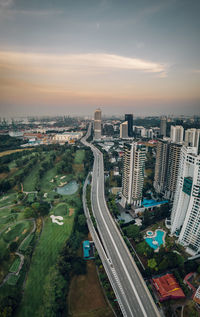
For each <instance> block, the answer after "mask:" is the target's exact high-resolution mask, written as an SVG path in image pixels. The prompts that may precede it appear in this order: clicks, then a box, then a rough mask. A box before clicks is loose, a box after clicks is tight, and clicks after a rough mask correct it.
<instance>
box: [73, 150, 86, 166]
mask: <svg viewBox="0 0 200 317" xmlns="http://www.w3.org/2000/svg"><path fill="white" fill-rule="evenodd" d="M84 158H85V150H77V151H76V154H75V158H74V164H82V163H83V160H84Z"/></svg>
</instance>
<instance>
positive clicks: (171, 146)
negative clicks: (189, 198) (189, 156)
mask: <svg viewBox="0 0 200 317" xmlns="http://www.w3.org/2000/svg"><path fill="white" fill-rule="evenodd" d="M181 148H182V144H181V143H173V142H171V140H170V139H169V138H164V139H159V140H158V143H157V152H156V165H155V175H154V188H155V191H156V192H157V193H159V194H163V195H164V197H165V198H167V199H169V200H173V199H174V195H175V191H176V184H177V178H178V171H179V164H180V153H181Z"/></svg>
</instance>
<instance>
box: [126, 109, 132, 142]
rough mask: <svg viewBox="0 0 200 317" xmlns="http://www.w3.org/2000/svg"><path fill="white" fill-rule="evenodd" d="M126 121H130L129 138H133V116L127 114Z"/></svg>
mask: <svg viewBox="0 0 200 317" xmlns="http://www.w3.org/2000/svg"><path fill="white" fill-rule="evenodd" d="M125 121H128V136H129V137H132V136H133V115H132V114H125Z"/></svg>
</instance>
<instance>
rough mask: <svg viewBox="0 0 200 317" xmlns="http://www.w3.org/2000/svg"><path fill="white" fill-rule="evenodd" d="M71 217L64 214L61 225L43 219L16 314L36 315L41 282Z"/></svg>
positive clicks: (61, 244)
mask: <svg viewBox="0 0 200 317" xmlns="http://www.w3.org/2000/svg"><path fill="white" fill-rule="evenodd" d="M73 218H74V217H73V216H71V217H68V216H66V217H65V218H64V225H63V226H59V225H57V224H56V223H52V221H51V218H50V217H48V218H47V220H46V221H45V226H44V229H43V233H42V236H41V239H40V243H39V244H38V246H37V247H36V250H35V252H34V255H33V257H32V263H31V267H30V271H29V273H28V279H27V283H26V287H25V293H24V297H23V300H22V304H21V307H20V310H19V314H18V316H22V317H26V316H27V317H28V316H38V315H37V310H38V308H39V306H40V304H41V302H42V296H43V284H44V282H45V278H46V275H47V273H48V270H49V269H50V267H51V266H52V265H54V264H55V262H56V259H57V256H58V254H59V252H60V251H61V249H62V248H63V245H64V243H65V241H66V240H67V239H68V237H69V235H70V233H71V230H72V227H73Z"/></svg>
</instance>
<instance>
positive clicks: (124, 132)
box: [120, 121, 128, 139]
mask: <svg viewBox="0 0 200 317" xmlns="http://www.w3.org/2000/svg"><path fill="white" fill-rule="evenodd" d="M120 138H121V139H125V138H128V121H125V122H122V123H121V124H120Z"/></svg>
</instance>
